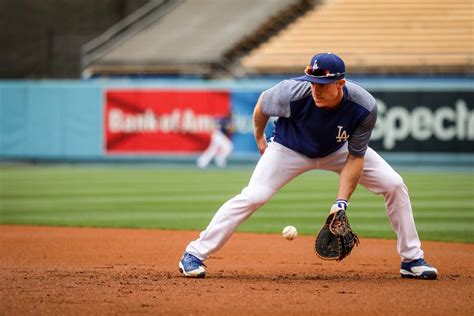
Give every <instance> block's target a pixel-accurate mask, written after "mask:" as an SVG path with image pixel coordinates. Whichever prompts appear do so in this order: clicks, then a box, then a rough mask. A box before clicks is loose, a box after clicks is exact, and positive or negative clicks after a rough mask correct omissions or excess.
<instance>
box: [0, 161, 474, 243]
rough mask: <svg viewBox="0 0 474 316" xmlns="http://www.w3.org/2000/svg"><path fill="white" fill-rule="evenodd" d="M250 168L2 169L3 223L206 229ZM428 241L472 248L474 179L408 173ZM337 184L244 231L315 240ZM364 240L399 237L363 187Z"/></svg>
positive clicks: (272, 211)
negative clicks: (289, 231) (291, 232)
mask: <svg viewBox="0 0 474 316" xmlns="http://www.w3.org/2000/svg"><path fill="white" fill-rule="evenodd" d="M251 172H252V168H250V167H249V168H240V169H227V170H215V169H211V170H197V169H194V168H192V167H183V168H174V169H166V168H160V167H156V168H154V167H147V166H143V167H123V166H119V167H112V166H110V167H94V166H70V167H68V166H40V167H35V166H23V167H20V166H15V167H5V166H3V167H0V224H31V225H56V226H91V227H140V228H164V229H192V230H202V229H204V228H205V227H206V225H207V224H208V223H209V221H210V219H211V218H212V216H213V215H214V213H215V211H216V210H217V209H218V208H219V207H220V206H221V205H222V203H223V202H225V201H226V200H227V199H229V198H231V197H233V196H234V195H235V194H237V193H238V192H239V191H240V190H241V189H242V188H243V187H244V186H245V185H246V184H247V182H248V179H249V177H250V175H251ZM402 176H403V177H404V180H405V182H406V184H407V185H408V187H409V189H410V196H411V198H412V204H413V209H414V216H415V220H416V223H417V228H418V232H419V235H420V237H421V238H422V239H423V240H442V241H460V242H469V243H472V242H474V234H473V231H474V225H473V224H474V174H473V173H449V172H433V173H429V172H419V173H415V172H404V173H402ZM337 181H338V178H337V176H335V175H334V174H332V173H329V172H322V171H315V172H310V173H307V174H304V175H302V176H301V177H299V178H297V179H295V180H294V181H293V182H291V183H290V184H288V185H287V186H286V187H285V188H283V189H282V190H281V191H280V192H279V193H277V195H276V196H275V197H274V198H273V199H272V200H271V201H270V202H269V203H267V204H266V205H265V206H264V207H262V208H261V209H260V210H259V211H257V212H256V213H255V214H254V215H253V216H252V217H251V218H250V219H249V220H248V221H246V222H245V223H243V224H242V225H241V226H240V227H239V231H247V232H268V233H279V232H280V231H281V229H282V228H283V227H284V226H286V225H294V226H296V227H297V228H298V232H299V234H311V235H313V234H314V233H315V232H316V231H317V230H319V228H320V226H321V225H322V223H323V222H324V220H325V218H326V216H327V212H328V209H329V207H330V205H331V203H332V201H333V198H334V197H335V192H336V190H337ZM349 217H350V220H351V225H352V227H353V229H354V230H355V231H356V232H358V233H359V234H360V235H361V236H363V237H379V238H395V234H394V232H393V231H392V228H391V225H390V222H389V220H388V218H387V216H386V213H385V209H384V203H383V198H382V197H381V196H375V195H373V194H371V193H370V192H368V191H367V190H365V189H364V188H362V187H359V188H358V189H357V191H356V192H355V193H354V195H353V198H352V200H351V205H350V208H349Z"/></svg>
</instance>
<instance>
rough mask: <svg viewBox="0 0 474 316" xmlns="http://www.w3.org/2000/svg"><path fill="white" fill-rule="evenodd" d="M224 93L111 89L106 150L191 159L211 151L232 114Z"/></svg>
mask: <svg viewBox="0 0 474 316" xmlns="http://www.w3.org/2000/svg"><path fill="white" fill-rule="evenodd" d="M229 112H230V96H229V93H228V92H224V91H202V90H199V91H197V90H179V91H177V90H156V89H152V90H151V89H150V90H145V89H121V90H116V89H113V90H107V91H106V96H105V106H104V136H105V150H106V152H107V153H110V154H120V153H125V154H127V153H128V154H130V153H135V154H137V153H145V154H153V153H161V154H167V153H170V154H176V153H180V154H187V153H188V154H192V153H196V152H200V151H203V150H205V149H206V147H207V146H208V144H209V142H210V137H211V133H212V130H213V128H215V119H216V118H217V117H223V116H227V115H229Z"/></svg>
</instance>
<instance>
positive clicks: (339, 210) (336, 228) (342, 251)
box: [315, 200, 359, 261]
mask: <svg viewBox="0 0 474 316" xmlns="http://www.w3.org/2000/svg"><path fill="white" fill-rule="evenodd" d="M346 209H347V201H345V200H336V202H335V203H334V204H333V206H332V207H331V213H330V214H329V216H328V218H327V219H326V223H325V224H324V226H323V227H322V228H321V230H320V231H319V233H318V235H317V236H316V242H315V250H316V254H317V255H318V256H319V257H320V258H321V259H324V260H339V261H340V260H342V259H344V258H345V257H347V256H348V255H349V254H350V253H351V251H352V248H354V246H356V245H358V244H359V237H357V234H356V233H354V232H353V231H352V229H351V226H350V225H349V220H348V218H347V215H346ZM333 211H334V212H333Z"/></svg>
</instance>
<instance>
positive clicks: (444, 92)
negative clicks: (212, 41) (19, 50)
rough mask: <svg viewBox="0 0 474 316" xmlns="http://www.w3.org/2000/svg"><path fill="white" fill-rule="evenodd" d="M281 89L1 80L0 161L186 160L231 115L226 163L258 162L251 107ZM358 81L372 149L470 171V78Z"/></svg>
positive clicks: (473, 87)
mask: <svg viewBox="0 0 474 316" xmlns="http://www.w3.org/2000/svg"><path fill="white" fill-rule="evenodd" d="M278 81H279V80H277V79H275V80H242V81H194V80H132V79H124V80H119V79H116V80H91V81H3V82H0V159H2V160H53V161H128V160H133V161H135V160H139V161H140V160H142V161H150V160H151V161H154V160H166V159H167V160H170V161H190V160H194V159H195V158H196V156H197V155H198V154H199V153H200V152H202V151H203V150H204V149H205V148H206V146H207V145H208V143H209V141H210V134H211V132H212V129H213V128H214V125H213V121H214V120H213V119H214V118H216V117H222V116H227V115H229V114H231V120H232V122H233V124H232V125H233V136H232V139H233V143H234V152H233V155H232V159H233V160H235V161H244V160H252V161H254V160H255V159H257V157H258V152H257V149H256V146H255V144H254V141H253V134H252V111H253V106H254V105H255V102H256V100H257V98H258V96H259V94H260V92H261V91H263V90H265V89H267V88H269V87H271V86H272V85H273V84H275V83H277V82H278ZM357 82H359V83H360V84H362V85H363V86H364V87H366V88H367V89H368V90H369V91H370V92H372V93H373V95H374V96H375V97H376V98H377V100H378V103H379V118H378V122H377V126H376V129H375V130H374V133H373V136H372V142H371V146H372V147H373V148H375V149H376V150H378V151H380V152H381V153H382V154H383V155H385V156H386V157H389V159H394V160H397V161H400V162H402V163H406V164H410V163H419V162H434V163H439V164H452V165H456V164H464V165H466V164H467V165H474V162H473V157H474V84H473V80H472V79H459V78H458V79H453V78H445V79H442V80H441V79H422V80H421V79H410V80H399V79H386V78H385V79H368V78H358V79H357ZM271 130H272V124H269V126H268V127H267V132H268V134H271Z"/></svg>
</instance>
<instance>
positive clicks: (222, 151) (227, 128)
mask: <svg viewBox="0 0 474 316" xmlns="http://www.w3.org/2000/svg"><path fill="white" fill-rule="evenodd" d="M232 131H233V128H232V117H231V115H229V116H227V117H219V118H216V120H215V126H214V129H213V131H212V134H211V142H210V143H209V146H208V147H207V149H206V150H205V151H204V152H203V153H202V154H201V155H200V156H199V158H198V159H197V166H198V167H199V168H206V167H207V166H209V164H210V163H211V161H212V159H214V161H215V163H216V166H217V167H219V168H225V167H226V166H227V159H228V157H229V156H230V154H231V153H232V150H233V149H234V145H233V144H232V141H231V137H232Z"/></svg>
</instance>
